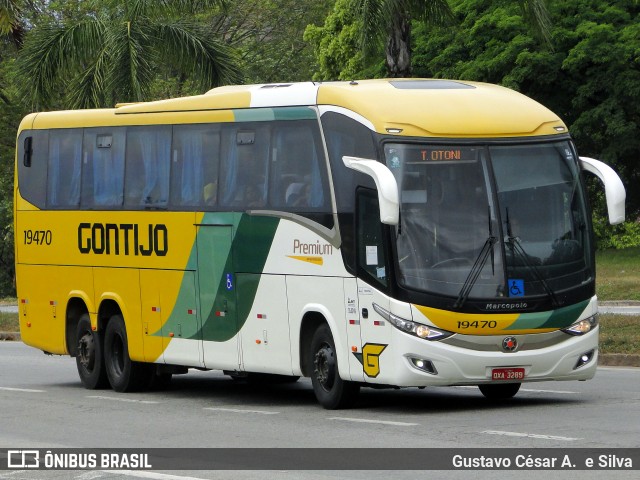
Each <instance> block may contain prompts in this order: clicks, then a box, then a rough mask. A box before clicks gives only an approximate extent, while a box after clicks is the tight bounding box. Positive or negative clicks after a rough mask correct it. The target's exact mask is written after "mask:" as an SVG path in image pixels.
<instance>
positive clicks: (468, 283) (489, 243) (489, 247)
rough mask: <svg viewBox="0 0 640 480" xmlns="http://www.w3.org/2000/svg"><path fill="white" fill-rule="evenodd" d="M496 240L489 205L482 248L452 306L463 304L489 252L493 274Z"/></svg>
mask: <svg viewBox="0 0 640 480" xmlns="http://www.w3.org/2000/svg"><path fill="white" fill-rule="evenodd" d="M497 241H498V239H497V238H496V237H495V236H494V235H493V224H492V223H491V207H489V236H488V237H487V239H486V240H485V242H484V245H483V246H482V250H480V253H479V254H478V257H477V258H476V261H475V262H474V264H473V266H472V267H471V270H469V275H467V279H466V280H465V281H464V285H462V289H460V293H459V294H458V298H457V299H456V301H455V303H454V304H453V308H461V307H462V306H463V305H464V302H466V301H467V298H469V294H470V293H471V289H472V288H473V286H474V285H475V284H476V281H477V280H478V277H479V276H480V272H482V269H483V268H484V265H485V263H487V258H489V254H491V271H492V273H493V274H494V275H495V273H496V272H495V268H496V267H495V258H494V253H493V246H494V245H495V243H496V242H497Z"/></svg>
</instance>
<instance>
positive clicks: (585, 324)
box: [562, 313, 598, 335]
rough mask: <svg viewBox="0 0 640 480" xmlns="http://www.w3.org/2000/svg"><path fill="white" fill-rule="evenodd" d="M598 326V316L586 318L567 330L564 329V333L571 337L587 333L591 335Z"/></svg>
mask: <svg viewBox="0 0 640 480" xmlns="http://www.w3.org/2000/svg"><path fill="white" fill-rule="evenodd" d="M597 325H598V314H597V313H596V314H595V315H593V316H591V317H589V318H585V319H583V320H578V321H577V322H576V323H574V324H573V325H570V326H569V327H567V328H563V329H562V331H563V332H565V333H568V334H569V335H584V334H585V333H589V332H590V331H591V330H593V329H594V328H596V326H597Z"/></svg>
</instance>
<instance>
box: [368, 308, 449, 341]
mask: <svg viewBox="0 0 640 480" xmlns="http://www.w3.org/2000/svg"><path fill="white" fill-rule="evenodd" d="M373 309H374V310H375V311H376V312H378V314H380V316H382V317H383V318H384V319H385V320H387V321H388V322H389V323H390V324H391V325H393V326H394V327H396V328H397V329H398V330H401V331H403V332H405V333H409V334H411V335H414V336H416V337H418V338H424V339H425V340H431V341H433V340H442V339H444V338H447V337H450V336H451V335H453V332H448V331H446V330H441V329H439V328H434V327H432V326H429V325H423V324H422V323H417V322H413V321H411V320H405V319H404V318H400V317H398V316H396V315H394V314H392V313H391V312H387V311H386V310H385V309H384V308H382V307H381V306H380V305H378V304H376V303H374V304H373Z"/></svg>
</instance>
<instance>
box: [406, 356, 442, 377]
mask: <svg viewBox="0 0 640 480" xmlns="http://www.w3.org/2000/svg"><path fill="white" fill-rule="evenodd" d="M409 360H410V361H411V364H412V365H413V366H414V367H415V368H416V369H418V370H420V371H422V372H426V373H430V374H431V375H437V374H438V372H437V370H436V367H434V366H433V363H431V361H430V360H425V359H424V358H413V357H410V358H409Z"/></svg>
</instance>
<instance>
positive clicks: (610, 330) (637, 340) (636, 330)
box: [600, 315, 640, 354]
mask: <svg viewBox="0 0 640 480" xmlns="http://www.w3.org/2000/svg"><path fill="white" fill-rule="evenodd" d="M600 353H601V354H603V353H628V354H638V353H640V316H634V315H600Z"/></svg>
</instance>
